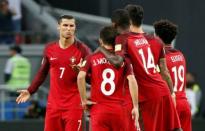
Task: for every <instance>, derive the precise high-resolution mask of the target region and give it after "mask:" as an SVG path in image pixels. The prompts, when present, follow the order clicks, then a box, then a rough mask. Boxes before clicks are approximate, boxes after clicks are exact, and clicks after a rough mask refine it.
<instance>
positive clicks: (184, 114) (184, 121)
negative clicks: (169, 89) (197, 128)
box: [177, 99, 192, 131]
mask: <svg viewBox="0 0 205 131" xmlns="http://www.w3.org/2000/svg"><path fill="white" fill-rule="evenodd" d="M177 112H178V115H179V119H180V123H181V127H182V129H183V131H191V128H192V127H191V110H190V106H189V103H188V101H187V100H186V99H179V100H177Z"/></svg>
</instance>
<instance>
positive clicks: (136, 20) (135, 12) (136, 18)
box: [125, 4, 144, 27]
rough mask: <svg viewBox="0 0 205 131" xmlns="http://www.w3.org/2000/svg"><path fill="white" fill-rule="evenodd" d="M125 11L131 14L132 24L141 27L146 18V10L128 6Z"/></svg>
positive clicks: (140, 7) (138, 6)
mask: <svg viewBox="0 0 205 131" xmlns="http://www.w3.org/2000/svg"><path fill="white" fill-rule="evenodd" d="M125 9H126V10H127V11H128V13H129V17H130V20H131V22H132V24H133V25H135V26H138V27H139V26H141V24H142V22H143V18H144V10H143V8H142V6H140V5H132V4H128V5H127V6H125Z"/></svg>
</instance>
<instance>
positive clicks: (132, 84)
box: [128, 75, 138, 107]
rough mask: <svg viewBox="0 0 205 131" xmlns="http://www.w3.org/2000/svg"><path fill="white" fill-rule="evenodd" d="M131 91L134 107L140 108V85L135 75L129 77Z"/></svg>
mask: <svg viewBox="0 0 205 131" xmlns="http://www.w3.org/2000/svg"><path fill="white" fill-rule="evenodd" d="M128 80H129V90H130V95H131V98H132V103H133V106H134V107H138V85H137V81H136V79H135V78H134V76H133V75H130V76H128Z"/></svg>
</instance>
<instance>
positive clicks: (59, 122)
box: [44, 108, 83, 131]
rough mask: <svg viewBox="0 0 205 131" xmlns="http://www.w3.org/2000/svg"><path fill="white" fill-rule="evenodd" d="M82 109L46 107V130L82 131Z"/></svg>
mask: <svg viewBox="0 0 205 131" xmlns="http://www.w3.org/2000/svg"><path fill="white" fill-rule="evenodd" d="M82 116H83V110H82V109H72V110H59V109H51V108H47V109H46V118H45V128H44V131H82Z"/></svg>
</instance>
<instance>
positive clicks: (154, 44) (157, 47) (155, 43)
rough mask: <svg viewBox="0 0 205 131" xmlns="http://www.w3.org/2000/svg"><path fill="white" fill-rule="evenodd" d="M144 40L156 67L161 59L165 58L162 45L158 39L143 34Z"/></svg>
mask: <svg viewBox="0 0 205 131" xmlns="http://www.w3.org/2000/svg"><path fill="white" fill-rule="evenodd" d="M144 36H145V38H146V39H147V40H148V42H149V44H150V47H151V50H152V53H153V55H154V62H155V64H156V65H157V64H158V63H159V60H160V59H161V58H165V51H164V45H163V43H162V41H161V40H160V38H158V37H156V36H154V35H151V34H144Z"/></svg>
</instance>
